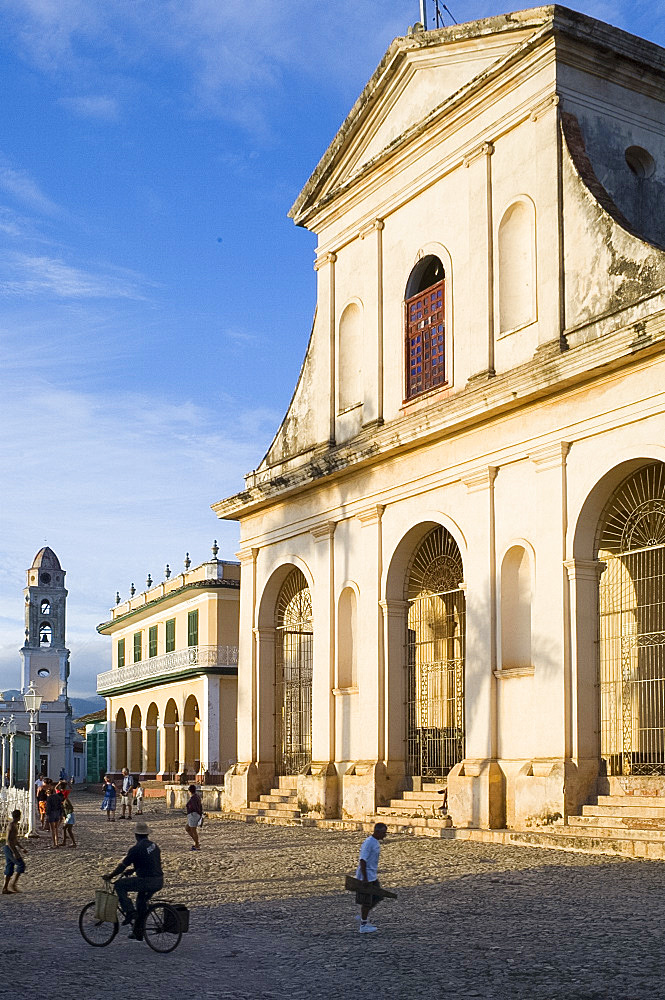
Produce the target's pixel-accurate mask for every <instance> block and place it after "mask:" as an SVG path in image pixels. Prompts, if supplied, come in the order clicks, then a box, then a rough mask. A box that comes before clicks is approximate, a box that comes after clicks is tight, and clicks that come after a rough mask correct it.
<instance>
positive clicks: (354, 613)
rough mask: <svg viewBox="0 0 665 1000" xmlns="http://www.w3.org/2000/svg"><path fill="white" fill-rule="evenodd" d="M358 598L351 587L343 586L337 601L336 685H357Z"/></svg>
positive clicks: (352, 686) (353, 686)
mask: <svg viewBox="0 0 665 1000" xmlns="http://www.w3.org/2000/svg"><path fill="white" fill-rule="evenodd" d="M357 619H358V599H357V597H356V592H355V590H354V589H353V587H344V589H343V590H342V592H341V594H340V595H339V601H338V602H337V687H338V688H355V687H357V686H358V663H357V627H358V624H357Z"/></svg>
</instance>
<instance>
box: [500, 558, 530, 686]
mask: <svg viewBox="0 0 665 1000" xmlns="http://www.w3.org/2000/svg"><path fill="white" fill-rule="evenodd" d="M531 562H532V557H531V553H530V552H529V551H528V550H527V549H526V548H525V546H523V545H512V546H511V547H510V548H509V549H508V551H507V552H506V554H505V555H504V557H503V560H502V562H501V589H500V594H501V668H502V670H511V669H514V668H516V667H530V666H531V665H532V649H531V606H532V601H533V585H532V565H531Z"/></svg>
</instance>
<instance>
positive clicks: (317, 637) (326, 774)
mask: <svg viewBox="0 0 665 1000" xmlns="http://www.w3.org/2000/svg"><path fill="white" fill-rule="evenodd" d="M311 534H312V538H313V539H314V551H313V566H312V572H313V574H314V580H315V589H314V591H313V593H312V615H313V620H312V626H313V630H314V638H313V648H312V657H313V662H312V667H313V672H312V764H311V768H310V773H309V774H300V775H298V800H299V802H300V803H301V809H304V810H305V811H306V812H308V813H309V814H310V815H312V816H318V817H320V818H324V819H325V818H330V817H332V816H337V815H339V803H338V779H337V771H336V769H335V765H334V760H335V699H334V697H333V693H332V691H333V688H334V686H335V634H334V633H335V523H334V522H333V521H326V522H324V523H323V524H320V525H317V526H316V527H315V528H313V529H312V532H311Z"/></svg>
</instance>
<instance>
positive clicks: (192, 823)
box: [185, 785, 203, 851]
mask: <svg viewBox="0 0 665 1000" xmlns="http://www.w3.org/2000/svg"><path fill="white" fill-rule="evenodd" d="M189 796H190V797H189V800H188V802H187V826H186V827H185V829H186V830H187V833H188V834H189V836H190V837H191V838H192V840H193V841H194V846H193V847H192V848H191V850H192V851H198V850H200V845H199V827H200V826H201V823H202V822H203V804H202V803H201V797H200V796H199V795H197V793H196V785H190V786H189Z"/></svg>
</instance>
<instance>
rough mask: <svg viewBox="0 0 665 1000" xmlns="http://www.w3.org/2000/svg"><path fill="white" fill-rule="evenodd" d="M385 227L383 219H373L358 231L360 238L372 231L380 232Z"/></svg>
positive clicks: (362, 238) (369, 234) (364, 237)
mask: <svg viewBox="0 0 665 1000" xmlns="http://www.w3.org/2000/svg"><path fill="white" fill-rule="evenodd" d="M385 228H386V224H385V222H384V221H383V219H373V220H372V222H370V223H368V224H367V225H366V226H363V228H362V229H361V230H360V232H359V233H358V236H359V237H360V239H361V240H365V239H367V237H368V236H371V235H372V233H380V232H382V231H383V230H384V229H385Z"/></svg>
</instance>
